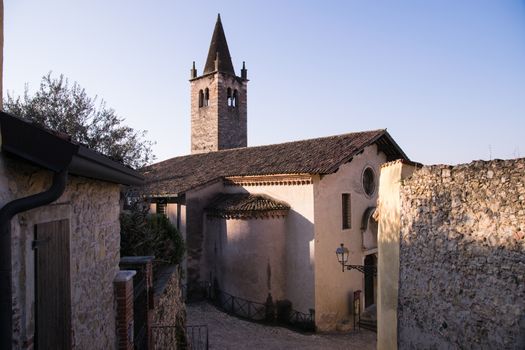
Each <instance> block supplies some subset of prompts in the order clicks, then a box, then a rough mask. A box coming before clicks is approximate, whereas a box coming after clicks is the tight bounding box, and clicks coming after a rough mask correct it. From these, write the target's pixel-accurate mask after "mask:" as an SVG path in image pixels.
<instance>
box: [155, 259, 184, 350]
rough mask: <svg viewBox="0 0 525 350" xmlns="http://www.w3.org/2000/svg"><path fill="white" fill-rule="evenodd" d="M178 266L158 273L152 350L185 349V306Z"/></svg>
mask: <svg viewBox="0 0 525 350" xmlns="http://www.w3.org/2000/svg"><path fill="white" fill-rule="evenodd" d="M180 276H181V270H180V268H179V267H178V266H170V267H167V268H163V269H161V270H160V271H159V272H158V276H157V278H156V281H155V284H154V289H155V311H154V313H153V322H152V324H153V329H152V334H153V344H154V349H186V343H187V340H186V306H185V304H184V300H183V297H182V288H181V284H180Z"/></svg>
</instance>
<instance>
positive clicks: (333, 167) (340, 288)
mask: <svg viewBox="0 0 525 350" xmlns="http://www.w3.org/2000/svg"><path fill="white" fill-rule="evenodd" d="M190 77H191V79H190V85H191V154H190V155H186V156H180V157H174V158H171V159H168V160H165V161H162V162H159V163H156V164H153V165H151V166H149V167H147V168H145V169H144V175H145V177H146V185H145V186H144V188H143V191H144V193H145V194H146V196H147V197H148V198H150V200H151V202H152V210H154V211H156V212H159V213H163V214H166V215H167V216H168V217H169V218H170V220H171V221H172V222H173V223H174V224H175V225H176V226H177V227H178V229H179V231H180V232H181V233H182V234H183V236H184V237H185V240H186V245H187V260H186V276H187V282H188V285H189V286H190V288H191V285H192V284H193V285H195V284H197V283H198V282H199V281H209V282H212V281H215V283H216V284H217V285H218V288H220V290H222V291H224V292H227V293H229V294H231V295H234V296H237V297H240V298H244V299H247V300H252V301H255V302H259V303H264V302H265V300H266V298H267V297H268V294H270V295H271V296H272V299H273V300H274V301H275V300H289V301H290V302H291V303H292V308H293V309H295V310H298V311H300V312H303V313H312V312H315V323H316V327H317V329H318V330H320V331H333V330H335V329H336V328H337V327H338V325H339V324H341V323H342V322H344V321H345V320H346V321H348V320H351V317H352V313H353V306H352V299H351V297H352V295H353V292H355V291H358V290H361V291H363V293H361V298H362V300H361V308H362V311H364V309H365V308H367V307H369V306H373V305H374V304H375V300H376V283H375V276H374V275H373V274H370V273H367V274H364V273H362V272H359V271H357V270H351V271H346V272H344V273H343V272H342V268H341V264H340V263H339V262H338V260H337V256H336V254H335V251H336V249H337V248H338V247H339V246H340V243H344V245H345V247H346V248H348V250H349V259H348V262H347V263H348V264H354V265H375V264H376V263H377V223H376V222H375V221H374V219H373V215H372V214H373V212H374V209H375V206H376V201H377V194H378V186H379V178H378V177H379V173H380V166H381V165H382V164H384V163H385V162H389V161H393V160H396V159H408V158H407V156H406V155H405V153H404V152H403V151H402V150H401V148H400V147H399V146H398V145H397V144H396V142H395V141H394V140H393V139H392V137H391V136H390V135H389V133H388V132H387V131H386V130H384V129H381V130H371V131H361V132H352V133H347V134H343V135H337V136H329V137H321V138H316V139H308V140H302V141H296V142H287V143H281V144H273V145H267V146H256V147H248V143H247V139H248V137H247V136H248V135H247V121H248V119H247V86H248V76H247V70H246V67H245V64H244V62H243V67H242V69H241V70H240V75H239V76H238V75H237V74H236V72H235V70H234V67H233V63H232V60H231V57H230V53H229V50H228V44H227V42H226V37H225V34H224V30H223V26H222V23H221V19H220V17H218V19H217V23H216V25H215V30H214V32H213V36H212V40H211V44H210V48H209V52H208V56H207V59H206V64H205V66H204V70H203V72H202V74H201V75H199V74H198V72H197V69H196V68H195V63H194V64H193V68H192V69H191V75H190ZM320 113H322V111H320Z"/></svg>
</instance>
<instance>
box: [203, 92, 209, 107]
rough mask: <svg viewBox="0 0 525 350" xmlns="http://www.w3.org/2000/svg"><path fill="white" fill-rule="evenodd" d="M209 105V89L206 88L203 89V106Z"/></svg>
mask: <svg viewBox="0 0 525 350" xmlns="http://www.w3.org/2000/svg"><path fill="white" fill-rule="evenodd" d="M209 105H210V90H209V89H208V88H206V89H205V90H204V107H208V106H209Z"/></svg>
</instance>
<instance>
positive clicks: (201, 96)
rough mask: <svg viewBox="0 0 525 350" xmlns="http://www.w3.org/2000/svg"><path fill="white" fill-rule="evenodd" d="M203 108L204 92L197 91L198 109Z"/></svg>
mask: <svg viewBox="0 0 525 350" xmlns="http://www.w3.org/2000/svg"><path fill="white" fill-rule="evenodd" d="M202 106H204V92H203V91H202V90H199V108H200V107H202Z"/></svg>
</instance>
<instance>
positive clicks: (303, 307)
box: [225, 183, 315, 313]
mask: <svg viewBox="0 0 525 350" xmlns="http://www.w3.org/2000/svg"><path fill="white" fill-rule="evenodd" d="M225 191H226V192H227V193H239V192H245V193H246V192H248V193H252V194H261V193H262V194H265V195H268V196H270V197H272V198H274V199H276V200H278V201H283V202H286V203H287V204H288V205H290V208H291V209H290V211H289V212H288V216H287V217H286V220H285V229H286V231H285V233H284V237H285V241H284V242H285V252H284V254H285V268H284V270H285V276H286V283H285V285H286V289H285V295H286V299H288V300H290V301H291V302H292V307H293V308H294V309H295V310H297V311H301V312H304V313H309V310H310V309H315V290H314V206H313V203H314V197H313V184H311V183H310V184H300V185H280V184H277V185H263V184H261V185H255V186H226V187H225ZM272 273H273V271H272ZM274 300H276V299H275V298H274Z"/></svg>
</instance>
